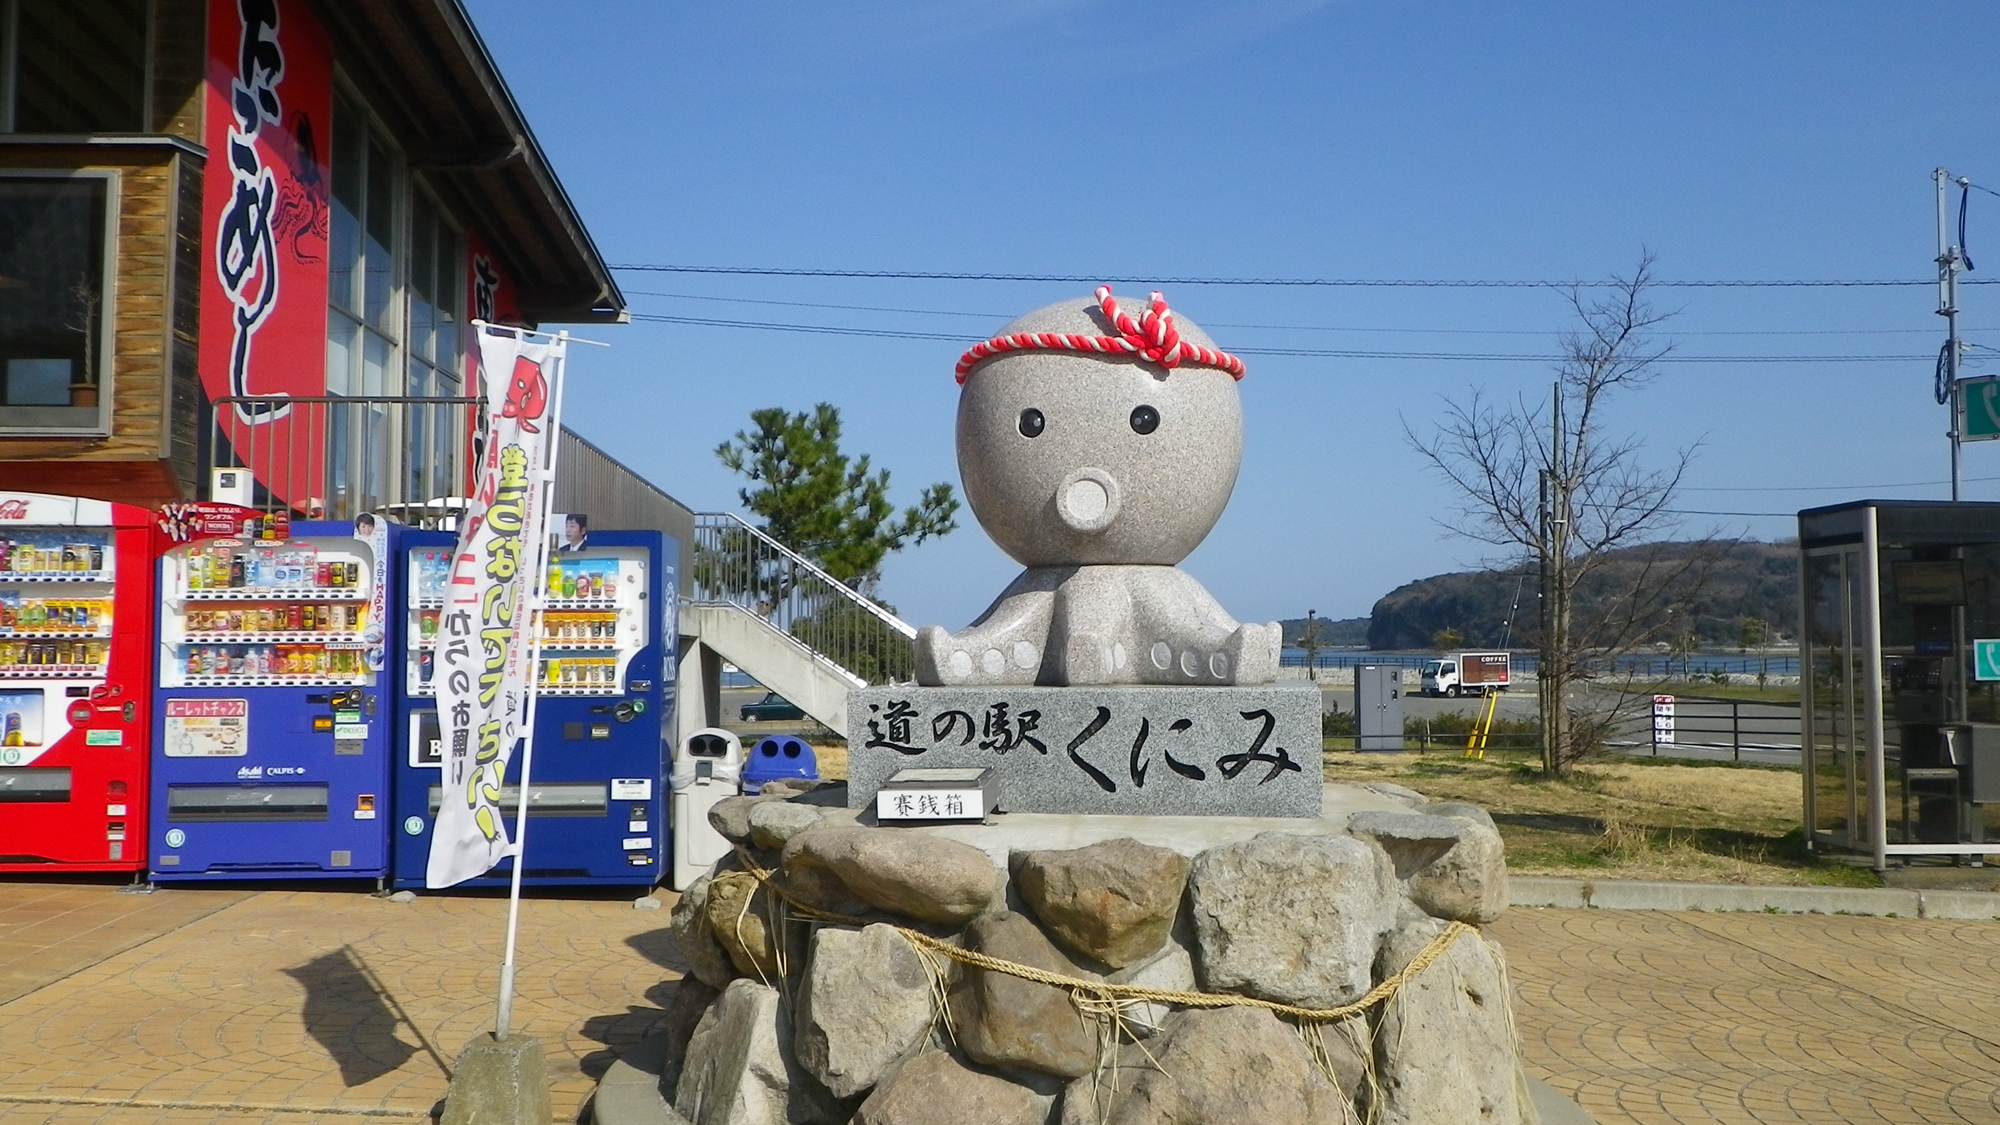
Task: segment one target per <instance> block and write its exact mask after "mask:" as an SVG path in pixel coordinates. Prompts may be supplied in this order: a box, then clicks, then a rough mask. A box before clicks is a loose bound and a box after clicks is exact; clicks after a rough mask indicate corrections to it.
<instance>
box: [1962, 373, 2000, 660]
mask: <svg viewBox="0 0 2000 1125" xmlns="http://www.w3.org/2000/svg"><path fill="white" fill-rule="evenodd" d="M1995 438H2000V375H1982V376H1980V377H1979V378H1977V379H1960V380H1959V381H1958V439H1959V440H1960V441H1992V440H1993V439H1995ZM1996 678H2000V677H1996Z"/></svg>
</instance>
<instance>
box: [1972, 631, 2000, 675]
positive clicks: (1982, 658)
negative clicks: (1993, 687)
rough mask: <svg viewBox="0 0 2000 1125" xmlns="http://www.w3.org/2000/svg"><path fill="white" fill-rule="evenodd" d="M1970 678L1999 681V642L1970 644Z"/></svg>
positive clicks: (1975, 642)
mask: <svg viewBox="0 0 2000 1125" xmlns="http://www.w3.org/2000/svg"><path fill="white" fill-rule="evenodd" d="M1972 678H1973V679H1975V680H1981V681H1992V680H2000V640H1994V641H1974V642H1972Z"/></svg>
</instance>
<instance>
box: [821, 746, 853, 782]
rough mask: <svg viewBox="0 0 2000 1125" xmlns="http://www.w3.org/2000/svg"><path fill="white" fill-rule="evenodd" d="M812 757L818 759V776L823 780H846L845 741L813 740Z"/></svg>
mask: <svg viewBox="0 0 2000 1125" xmlns="http://www.w3.org/2000/svg"><path fill="white" fill-rule="evenodd" d="M813 757H814V758H817V759H818V760H819V776H820V779H821V780H823V781H846V780H847V743H845V742H815V743H813Z"/></svg>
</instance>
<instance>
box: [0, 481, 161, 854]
mask: <svg viewBox="0 0 2000 1125" xmlns="http://www.w3.org/2000/svg"><path fill="white" fill-rule="evenodd" d="M153 542H154V529H153V514H152V513H151V512H149V511H147V510H145V509H143V508H137V507H132V506H130V505H126V504H111V503H106V502H105V501H102V500H87V499H81V498H78V497H73V496H49V495H44V494H41V493H33V492H0V871H37V872H52V871H62V870H69V871H139V870H142V869H143V868H144V867H145V865H146V847H145V840H146V812H147V810H146V782H147V756H146V735H147V729H148V719H149V717H150V714H151V709H152V695H151V686H152V684H151V681H152V676H151V667H152V651H151V649H152V638H153V577H152V566H153V562H152V559H153V550H154V548H153Z"/></svg>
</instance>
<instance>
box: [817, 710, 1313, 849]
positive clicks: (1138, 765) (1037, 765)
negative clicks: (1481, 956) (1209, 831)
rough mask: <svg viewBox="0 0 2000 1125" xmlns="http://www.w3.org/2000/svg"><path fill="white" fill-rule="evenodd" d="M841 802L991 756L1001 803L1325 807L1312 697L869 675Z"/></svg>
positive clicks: (1303, 811)
mask: <svg viewBox="0 0 2000 1125" xmlns="http://www.w3.org/2000/svg"><path fill="white" fill-rule="evenodd" d="M847 714H848V731H847V744H848V751H847V772H848V807H849V808H856V809H860V808H868V807H872V805H873V804H874V801H875V791H876V790H877V789H879V788H881V786H882V783H883V782H884V781H886V780H888V778H889V776H890V775H891V774H893V773H895V772H896V771H897V770H899V769H903V768H906V767H910V766H924V767H942V766H973V767H991V768H992V769H994V770H997V771H998V772H999V775H1000V807H1001V809H1002V810H1004V811H1007V812H1030V813H1088V814H1097V815H1110V816H1120V815H1125V816H1131V815H1152V816H1259V817H1271V816H1276V817H1318V816H1319V815H1320V795H1321V765H1320V696H1319V688H1318V687H1317V686H1316V685H1313V684H1309V683H1305V682H1303V681H1288V682H1285V683H1276V684H1266V685H1259V686H1253V687H1132V686H1118V687H1012V688H1010V687H964V688H955V687H915V686H893V687H870V688H863V689H860V690H857V691H855V692H853V693H851V694H850V695H849V696H848V700H847Z"/></svg>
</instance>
